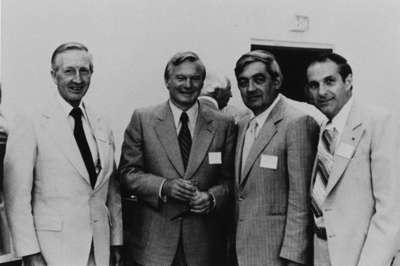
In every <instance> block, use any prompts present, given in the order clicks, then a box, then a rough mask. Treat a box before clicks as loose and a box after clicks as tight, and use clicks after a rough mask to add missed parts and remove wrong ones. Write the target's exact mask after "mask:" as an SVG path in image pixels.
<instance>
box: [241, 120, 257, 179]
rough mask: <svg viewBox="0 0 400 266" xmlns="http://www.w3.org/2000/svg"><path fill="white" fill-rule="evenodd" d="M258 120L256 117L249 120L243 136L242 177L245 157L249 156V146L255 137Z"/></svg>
mask: <svg viewBox="0 0 400 266" xmlns="http://www.w3.org/2000/svg"><path fill="white" fill-rule="evenodd" d="M257 128H258V122H257V120H256V119H253V120H251V122H250V124H249V127H248V129H247V131H246V136H245V137H244V144H243V152H242V177H243V171H244V168H245V165H246V161H247V157H248V156H249V153H250V150H251V147H252V146H253V143H254V140H255V139H256V137H257Z"/></svg>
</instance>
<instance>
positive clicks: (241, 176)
mask: <svg viewBox="0 0 400 266" xmlns="http://www.w3.org/2000/svg"><path fill="white" fill-rule="evenodd" d="M235 74H236V78H237V82H238V87H239V90H240V93H241V96H242V99H243V102H244V104H245V105H246V106H247V107H248V108H249V109H250V110H252V112H253V114H252V117H250V118H246V119H244V120H242V121H240V122H239V124H238V125H239V133H238V141H237V146H236V159H235V181H236V182H235V200H236V249H235V250H236V260H237V264H238V265H240V266H241V265H245V266H250V265H255V266H256V265H268V266H275V265H276V266H281V265H309V262H310V261H309V259H310V255H311V254H310V252H311V250H312V246H311V240H312V238H311V236H312V235H311V233H310V226H311V221H312V220H311V219H310V217H311V216H310V208H309V195H308V187H309V184H310V176H311V170H312V164H313V160H314V157H315V153H316V145H317V140H318V125H317V123H316V122H315V120H314V119H313V118H312V117H310V116H308V115H305V114H303V113H302V112H301V111H299V110H297V109H295V108H294V107H292V106H291V105H289V104H287V103H286V102H285V100H284V99H283V97H282V96H281V95H280V94H279V88H280V86H281V84H282V73H281V70H280V67H279V65H278V63H277V61H276V60H275V58H274V56H273V55H272V54H270V53H268V52H266V51H261V50H257V51H252V52H248V53H246V54H244V55H242V56H241V57H240V58H239V60H238V61H237V63H236V68H235Z"/></svg>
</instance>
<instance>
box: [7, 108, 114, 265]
mask: <svg viewBox="0 0 400 266" xmlns="http://www.w3.org/2000/svg"><path fill="white" fill-rule="evenodd" d="M86 112H87V116H88V120H89V124H90V126H91V128H92V133H93V134H94V138H95V140H96V144H97V148H98V153H99V158H100V162H101V171H100V172H99V174H98V177H97V182H96V185H95V188H94V189H92V187H91V185H90V180H89V174H88V172H87V170H86V167H85V164H84V162H83V159H82V157H81V154H80V152H79V149H78V145H77V144H76V141H75V138H74V135H73V131H72V128H71V127H70V125H69V124H68V121H67V118H66V116H65V114H64V113H63V111H62V109H61V106H60V104H59V103H58V102H56V101H55V102H52V103H50V104H49V105H48V106H47V107H45V108H44V110H42V111H40V112H37V113H34V114H31V116H30V117H29V118H28V117H20V118H18V119H17V120H16V121H15V126H14V127H12V129H11V131H10V135H9V142H8V144H7V151H6V157H5V163H4V169H5V176H4V191H5V203H6V211H7V214H8V218H9V223H10V227H11V233H12V237H13V240H14V245H15V248H16V252H17V255H18V256H25V255H29V254H33V253H37V252H41V253H42V255H43V256H44V259H45V260H46V262H47V264H48V265H86V263H87V261H88V257H89V251H90V248H91V245H92V241H93V246H94V256H95V260H96V263H97V265H108V264H109V254H110V245H121V244H122V221H121V198H120V193H119V183H118V182H117V179H116V176H115V162H114V140H113V135H112V132H111V130H110V129H109V128H108V127H107V126H106V124H105V123H104V121H103V120H102V119H101V118H100V117H98V116H97V115H96V114H95V113H93V111H92V110H91V109H89V108H86Z"/></svg>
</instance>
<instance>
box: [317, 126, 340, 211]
mask: <svg viewBox="0 0 400 266" xmlns="http://www.w3.org/2000/svg"><path fill="white" fill-rule="evenodd" d="M337 134H338V131H337V130H336V128H331V129H325V130H324V131H323V132H322V137H321V142H320V144H319V146H318V155H317V158H318V160H317V171H316V178H315V183H314V187H313V192H312V201H311V203H312V210H313V213H314V215H315V217H317V218H318V217H320V216H322V212H321V209H320V206H321V205H322V203H323V201H324V200H325V197H326V192H325V190H326V186H327V185H328V180H329V176H330V173H331V170H332V165H333V156H334V153H335V146H336V137H337Z"/></svg>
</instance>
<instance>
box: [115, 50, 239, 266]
mask: <svg viewBox="0 0 400 266" xmlns="http://www.w3.org/2000/svg"><path fill="white" fill-rule="evenodd" d="M205 74H206V70H205V67H204V65H203V63H202V62H201V60H200V58H199V57H198V55H197V54H195V53H193V52H180V53H177V54H175V55H174V56H173V57H172V58H171V59H170V61H169V62H168V64H167V66H166V68H165V72H164V78H165V84H166V87H167V89H168V91H169V100H168V101H165V102H163V103H161V104H158V105H156V106H151V107H147V108H141V109H138V110H135V111H134V113H133V115H132V119H131V122H130V123H129V125H128V127H127V128H126V131H125V136H124V142H123V144H122V152H121V160H120V165H119V173H120V175H121V182H123V184H124V186H125V187H126V189H127V190H129V192H131V193H133V194H134V195H135V196H136V197H137V199H138V201H137V204H136V206H135V207H134V208H133V210H132V212H134V215H132V222H131V224H130V228H129V229H128V231H130V238H129V239H127V242H128V247H127V253H128V254H127V256H128V257H129V258H130V260H131V263H132V264H133V265H145V266H159V265H165V266H170V265H173V266H184V265H189V266H222V265H226V236H225V235H224V233H225V232H226V230H224V228H226V227H227V226H228V225H227V224H226V223H223V222H224V221H226V219H221V218H225V217H224V216H223V214H224V213H225V211H226V207H227V206H228V205H227V204H228V203H229V202H230V201H231V187H232V183H233V160H234V159H233V157H234V145H235V141H236V139H235V136H236V130H235V126H234V122H233V119H232V118H230V117H227V116H224V115H223V114H221V113H220V112H219V111H215V110H213V109H211V108H210V107H208V106H205V105H204V104H203V103H202V102H200V101H198V100H197V98H198V96H199V94H200V90H201V88H202V86H203V81H204V77H205ZM135 214H136V215H135Z"/></svg>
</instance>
